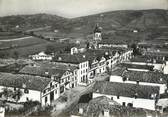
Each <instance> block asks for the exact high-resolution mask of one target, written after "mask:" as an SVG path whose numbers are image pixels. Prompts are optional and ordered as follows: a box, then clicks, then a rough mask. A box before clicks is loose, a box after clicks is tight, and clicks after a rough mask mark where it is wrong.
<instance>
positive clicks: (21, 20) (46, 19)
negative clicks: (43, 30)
mask: <svg viewBox="0 0 168 117" xmlns="http://www.w3.org/2000/svg"><path fill="white" fill-rule="evenodd" d="M66 20H67V19H66V18H63V17H60V16H57V15H50V14H34V15H15V16H6V17H0V25H5V26H6V25H7V26H9V27H15V26H16V25H19V26H20V27H25V28H27V27H32V28H34V27H43V26H52V25H53V24H60V22H64V21H66Z"/></svg>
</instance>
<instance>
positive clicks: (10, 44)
mask: <svg viewBox="0 0 168 117" xmlns="http://www.w3.org/2000/svg"><path fill="white" fill-rule="evenodd" d="M17 39H18V40H14V39H13V40H10V41H9V40H7V41H1V40H0V49H1V50H2V49H10V48H17V47H23V46H30V45H36V44H41V43H46V41H45V40H43V39H40V38H36V37H26V38H25V39H21V40H20V38H17Z"/></svg>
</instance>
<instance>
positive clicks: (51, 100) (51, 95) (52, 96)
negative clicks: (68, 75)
mask: <svg viewBox="0 0 168 117" xmlns="http://www.w3.org/2000/svg"><path fill="white" fill-rule="evenodd" d="M53 101H54V91H53V92H51V93H50V102H51V103H52V102H53Z"/></svg>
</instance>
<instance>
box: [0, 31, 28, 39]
mask: <svg viewBox="0 0 168 117" xmlns="http://www.w3.org/2000/svg"><path fill="white" fill-rule="evenodd" d="M21 37H25V35H23V34H21V33H15V32H0V40H6V39H15V38H21Z"/></svg>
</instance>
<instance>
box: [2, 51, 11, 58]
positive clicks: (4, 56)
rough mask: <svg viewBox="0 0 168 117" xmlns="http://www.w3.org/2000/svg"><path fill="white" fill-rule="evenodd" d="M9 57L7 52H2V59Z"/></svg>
mask: <svg viewBox="0 0 168 117" xmlns="http://www.w3.org/2000/svg"><path fill="white" fill-rule="evenodd" d="M8 56H9V53H8V52H7V51H1V52H0V58H7V57H8Z"/></svg>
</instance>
